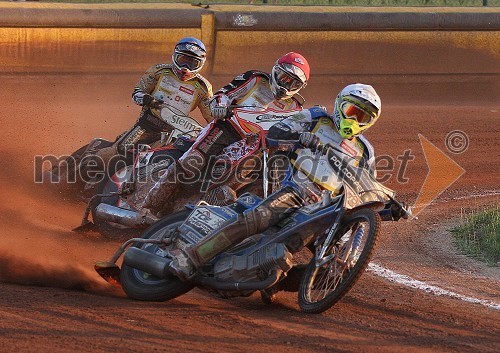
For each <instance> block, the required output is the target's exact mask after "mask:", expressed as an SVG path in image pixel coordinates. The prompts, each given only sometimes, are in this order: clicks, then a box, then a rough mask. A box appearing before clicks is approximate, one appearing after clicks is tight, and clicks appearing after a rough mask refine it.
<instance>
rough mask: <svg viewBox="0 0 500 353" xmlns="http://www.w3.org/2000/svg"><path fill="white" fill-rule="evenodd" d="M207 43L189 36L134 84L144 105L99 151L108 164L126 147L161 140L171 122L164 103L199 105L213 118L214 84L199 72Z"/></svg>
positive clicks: (137, 101)
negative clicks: (164, 118)
mask: <svg viewBox="0 0 500 353" xmlns="http://www.w3.org/2000/svg"><path fill="white" fill-rule="evenodd" d="M206 56H207V53H206V49H205V45H204V44H203V42H202V41H200V40H199V39H196V38H193V37H186V38H183V39H181V40H180V41H179V42H178V43H177V44H176V45H175V48H174V53H173V55H172V63H171V64H166V63H163V64H156V65H153V66H151V67H150V68H149V69H148V70H147V71H146V72H145V74H144V75H143V76H142V77H141V79H140V80H139V82H138V83H137V85H136V86H135V88H134V91H133V93H132V99H133V100H134V102H135V104H137V105H140V106H142V111H141V114H140V116H139V119H138V120H137V121H136V123H135V125H134V126H132V128H130V129H129V130H127V131H125V132H124V133H123V134H121V135H120V136H119V137H118V138H117V139H116V141H115V143H114V144H113V145H112V146H111V147H107V148H103V149H101V150H99V151H98V152H97V153H96V155H97V156H99V157H100V158H101V160H102V161H103V162H104V166H107V165H108V161H109V160H110V159H111V157H113V156H114V155H117V154H120V155H124V154H125V152H126V149H127V148H129V147H130V146H131V145H137V144H138V143H139V142H140V143H143V144H150V143H152V142H154V141H158V140H160V136H161V132H162V131H165V130H168V125H167V124H166V123H165V122H163V121H162V120H161V118H160V110H159V109H158V108H159V107H160V106H161V104H163V103H167V104H169V105H170V106H172V107H173V108H175V109H177V110H178V111H180V112H182V113H184V114H185V115H187V114H189V113H190V112H191V111H193V110H194V109H196V108H199V109H200V111H201V113H202V115H203V117H204V118H205V120H207V122H209V121H211V120H212V117H211V115H210V110H209V108H208V103H209V100H210V98H212V95H213V93H212V85H211V83H210V82H209V81H208V80H207V79H206V78H205V77H203V76H201V75H200V74H199V72H200V70H201V69H202V68H203V65H204V63H205V60H206Z"/></svg>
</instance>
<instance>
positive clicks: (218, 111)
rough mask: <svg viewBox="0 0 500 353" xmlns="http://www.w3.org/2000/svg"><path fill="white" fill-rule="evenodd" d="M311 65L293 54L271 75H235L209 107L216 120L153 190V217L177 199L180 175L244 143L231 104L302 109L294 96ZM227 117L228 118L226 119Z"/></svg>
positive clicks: (148, 204) (150, 206)
mask: <svg viewBox="0 0 500 353" xmlns="http://www.w3.org/2000/svg"><path fill="white" fill-rule="evenodd" d="M309 73H310V69H309V63H308V62H307V60H306V59H305V58H304V57H303V56H302V55H300V54H298V53H294V52H290V53H287V54H285V55H283V56H282V57H280V58H279V59H278V60H277V61H276V63H275V64H274V67H273V68H272V71H271V74H268V73H265V72H262V71H257V70H250V71H247V72H244V73H242V74H240V75H238V76H236V77H235V78H234V79H233V80H232V81H231V82H230V83H229V84H228V85H226V86H224V87H222V88H221V89H220V90H219V91H217V92H216V93H215V94H214V97H213V98H212V99H211V100H210V103H209V108H210V112H211V114H212V117H213V118H214V120H213V121H212V122H211V123H210V124H209V125H207V126H206V127H205V128H204V129H203V131H202V132H201V133H200V135H199V136H198V138H197V139H196V141H195V143H194V144H193V146H192V147H191V148H190V149H189V150H188V151H187V152H186V153H184V155H183V156H182V157H181V158H180V159H179V161H178V162H177V163H175V164H172V165H171V166H169V168H168V169H167V171H166V172H165V173H164V174H163V176H162V177H161V179H160V180H159V181H158V182H156V184H155V185H154V186H153V187H152V188H151V190H150V191H149V194H148V195H147V198H146V200H145V203H144V207H146V208H148V209H150V210H151V211H152V212H153V213H154V214H156V213H158V212H159V211H161V210H162V209H163V208H164V206H165V204H167V203H168V202H169V201H173V200H175V198H176V196H177V195H179V193H180V192H181V190H183V189H184V188H182V183H179V182H178V181H179V176H180V175H181V174H184V173H186V174H189V173H192V171H193V169H195V170H196V171H198V172H200V173H199V175H200V176H201V175H203V173H201V171H202V170H204V169H205V167H206V166H207V164H208V162H209V159H210V157H211V156H216V155H218V154H219V153H220V152H221V151H222V150H223V149H224V148H225V147H227V146H229V145H231V144H232V143H234V142H237V141H239V140H242V139H244V138H245V135H244V134H243V133H242V130H241V129H238V126H237V122H236V120H233V119H231V118H228V116H229V113H230V106H231V105H239V106H245V107H247V108H248V107H251V106H253V107H256V108H258V109H261V108H274V109H277V110H291V109H298V108H300V107H301V103H300V102H299V100H297V99H296V98H295V97H294V95H295V94H297V93H298V92H299V91H300V90H301V89H302V88H304V87H305V86H306V84H307V81H308V80H309ZM226 118H228V119H226Z"/></svg>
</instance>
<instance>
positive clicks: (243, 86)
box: [214, 70, 267, 104]
mask: <svg viewBox="0 0 500 353" xmlns="http://www.w3.org/2000/svg"><path fill="white" fill-rule="evenodd" d="M265 75H266V74H265V73H263V72H260V71H255V70H251V71H247V72H245V73H242V74H241V75H238V76H236V77H235V78H234V79H233V80H232V81H231V82H229V83H228V84H227V85H225V86H224V87H222V88H221V89H219V90H218V91H217V92H215V93H214V95H222V94H223V95H225V96H226V97H227V98H229V101H230V102H231V104H232V102H234V101H235V100H238V99H240V98H243V97H244V96H245V95H246V94H247V93H248V92H250V90H251V89H252V88H253V87H254V86H255V85H256V84H257V83H258V81H259V80H260V79H262V77H263V76H264V77H267V76H265Z"/></svg>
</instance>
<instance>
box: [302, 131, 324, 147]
mask: <svg viewBox="0 0 500 353" xmlns="http://www.w3.org/2000/svg"><path fill="white" fill-rule="evenodd" d="M299 142H300V144H301V145H302V146H304V147H307V148H310V149H313V150H315V149H317V148H318V146H319V144H320V140H319V137H318V136H316V135H314V134H313V133H312V132H303V133H301V134H300V136H299Z"/></svg>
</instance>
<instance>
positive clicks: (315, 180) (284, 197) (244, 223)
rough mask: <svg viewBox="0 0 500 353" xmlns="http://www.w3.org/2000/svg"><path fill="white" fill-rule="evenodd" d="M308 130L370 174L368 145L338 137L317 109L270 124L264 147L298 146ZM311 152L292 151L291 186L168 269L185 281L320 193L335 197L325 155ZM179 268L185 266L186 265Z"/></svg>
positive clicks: (337, 181) (334, 184)
mask: <svg viewBox="0 0 500 353" xmlns="http://www.w3.org/2000/svg"><path fill="white" fill-rule="evenodd" d="M309 131H310V132H312V133H314V134H315V135H316V136H317V137H318V138H319V139H320V141H321V142H322V143H323V144H326V143H328V144H330V145H333V146H335V147H337V148H339V149H341V150H342V151H344V152H345V153H346V155H347V156H349V157H346V158H345V160H346V161H348V162H347V163H350V164H352V165H353V166H359V165H364V167H366V168H368V169H369V170H371V171H372V173H375V168H374V167H375V158H374V151H373V148H372V146H371V145H370V143H369V142H368V141H367V140H366V139H365V138H364V137H363V136H359V137H357V138H356V137H355V138H353V139H351V140H347V139H344V138H342V137H341V136H340V135H339V134H338V132H337V129H336V127H335V125H334V123H333V121H332V120H331V118H330V116H329V115H328V114H327V113H326V111H324V110H323V109H321V108H317V107H314V108H311V109H304V110H302V111H300V112H299V113H296V114H295V115H293V116H291V117H288V118H286V119H284V120H282V121H281V122H279V123H277V124H275V125H274V126H272V127H271V129H270V130H269V133H268V142H269V144H271V145H272V144H273V142H274V143H280V144H283V143H285V144H289V145H292V144H293V145H297V144H298V142H299V136H300V134H301V133H302V132H309ZM312 153H313V152H311V149H309V148H304V147H301V148H298V149H297V150H295V152H294V154H295V156H294V157H293V158H292V159H291V162H292V165H293V166H294V172H293V176H292V179H291V180H290V181H288V182H285V183H284V184H283V187H282V188H281V189H280V190H278V191H277V192H275V193H273V194H272V195H270V196H269V197H268V198H267V199H265V200H263V201H261V202H260V203H259V204H258V205H257V206H256V207H254V208H252V209H249V210H246V211H245V212H243V213H242V214H241V215H239V217H238V220H237V221H235V222H234V223H232V224H229V225H227V226H225V227H224V228H223V229H216V230H214V231H213V232H212V233H211V234H208V235H207V236H206V237H205V238H204V239H203V240H202V241H201V242H200V243H198V244H195V245H193V246H192V247H189V248H187V249H186V250H185V255H186V256H185V257H184V259H181V261H179V262H177V260H174V263H173V265H172V267H173V269H174V271H176V272H177V273H178V274H179V277H181V278H186V277H189V275H190V273H191V272H192V270H193V269H194V268H198V267H200V266H201V265H203V264H204V263H206V262H207V261H209V260H210V259H212V258H213V257H214V256H216V255H217V254H219V253H220V252H222V251H225V250H227V249H229V248H230V247H231V246H234V245H236V244H238V243H239V242H241V241H242V240H244V239H245V238H247V237H248V236H250V235H253V234H256V233H259V232H262V231H264V230H265V229H267V228H269V227H271V226H273V225H275V224H277V223H278V222H280V221H282V220H283V219H285V218H286V217H288V216H289V215H290V214H291V213H292V212H294V211H295V210H296V209H298V208H301V207H303V206H305V205H308V204H311V203H315V202H318V201H319V200H320V199H321V193H322V191H323V190H329V191H330V192H331V193H333V194H336V193H337V192H338V191H339V189H340V187H341V185H342V182H341V179H340V177H339V176H338V175H336V174H334V173H332V169H329V168H328V166H327V165H328V163H323V162H322V161H325V162H326V160H325V159H323V157H324V158H327V157H326V156H323V157H320V158H308V155H309V156H311V157H312ZM316 157H317V156H316ZM221 244H223V245H221ZM199 249H202V251H199ZM181 256H182V255H181ZM180 263H188V266H183V265H180Z"/></svg>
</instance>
